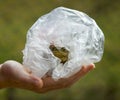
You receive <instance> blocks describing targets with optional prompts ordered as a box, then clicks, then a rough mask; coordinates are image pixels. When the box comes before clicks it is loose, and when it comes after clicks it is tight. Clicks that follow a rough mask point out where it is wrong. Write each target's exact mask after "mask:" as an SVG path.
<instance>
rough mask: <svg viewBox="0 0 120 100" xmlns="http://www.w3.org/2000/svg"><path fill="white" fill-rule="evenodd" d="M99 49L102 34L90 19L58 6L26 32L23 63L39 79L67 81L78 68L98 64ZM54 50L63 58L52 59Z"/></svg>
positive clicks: (100, 51) (102, 42) (101, 47)
mask: <svg viewBox="0 0 120 100" xmlns="http://www.w3.org/2000/svg"><path fill="white" fill-rule="evenodd" d="M103 49H104V35H103V32H102V31H101V29H100V28H99V27H98V25H97V24H96V22H95V21H94V20H93V19H92V18H90V17H89V16H88V15H86V14H85V13H83V12H79V11H77V10H72V9H69V8H64V7H58V8H56V9H54V10H53V11H51V12H50V13H48V14H46V15H44V16H42V17H40V18H39V19H38V20H37V21H36V22H35V24H34V25H33V26H32V27H31V28H30V29H29V30H28V33H27V41H26V44H25V49H24V50H23V55H24V56H23V64H24V65H25V66H26V67H29V68H30V69H31V70H32V72H33V74H35V75H37V76H39V77H43V76H44V75H46V74H49V75H51V76H52V77H53V78H54V79H59V78H67V77H70V76H71V75H73V74H75V73H76V72H78V71H79V70H80V69H81V66H82V65H88V64H90V63H96V62H98V61H100V60H101V58H102V55H103ZM54 50H56V51H57V52H58V53H59V56H62V54H63V56H62V58H63V59H64V58H65V59H64V60H62V59H61V58H60V57H58V56H56V55H55V53H54V52H53V51H54ZM56 51H55V52H56ZM61 51H62V52H63V53H61Z"/></svg>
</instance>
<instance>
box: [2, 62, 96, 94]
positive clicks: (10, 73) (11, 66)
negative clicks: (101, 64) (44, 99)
mask: <svg viewBox="0 0 120 100" xmlns="http://www.w3.org/2000/svg"><path fill="white" fill-rule="evenodd" d="M93 68H94V64H90V65H88V66H83V67H82V68H81V70H80V71H79V72H78V73H76V74H75V75H73V76H71V77H69V78H64V79H59V80H58V81H54V80H53V79H52V78H51V77H50V76H47V77H44V78H39V77H37V76H35V75H33V74H32V72H31V71H30V70H29V69H27V68H26V67H24V66H23V65H21V64H20V63H18V62H16V61H6V62H5V63H3V64H1V65H0V88H7V87H15V88H22V89H27V90H31V91H34V92H38V93H44V92H48V91H51V90H56V89H61V88H66V87H70V86H71V85H72V84H74V83H75V82H76V81H78V80H79V79H80V78H81V77H83V76H84V75H85V74H87V73H88V72H89V71H90V70H92V69H93Z"/></svg>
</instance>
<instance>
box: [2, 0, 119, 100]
mask: <svg viewBox="0 0 120 100" xmlns="http://www.w3.org/2000/svg"><path fill="white" fill-rule="evenodd" d="M58 6H64V7H68V8H72V9H76V10H80V11H83V12H85V13H87V14H88V15H89V16H91V17H92V18H94V19H95V20H96V22H97V23H98V25H99V26H100V28H101V29H102V30H103V32H104V35H105V50H104V56H103V59H102V61H101V62H99V63H97V64H96V68H95V69H94V70H93V71H91V72H90V73H88V74H87V75H86V76H85V77H83V78H82V79H81V80H79V81H78V82H77V83H76V84H74V85H73V86H72V87H71V88H68V89H62V90H58V91H53V92H48V93H45V94H37V93H33V92H30V91H27V90H21V89H3V90H0V100H27V99H28V100H120V62H119V60H120V44H119V43H120V0H0V63H3V62H4V61H6V60H9V59H13V60H17V61H19V62H21V63H22V52H21V51H22V49H23V48H24V45H25V41H26V33H27V30H28V29H29V28H30V27H31V26H32V24H33V23H34V22H35V21H36V20H37V19H38V18H39V17H40V16H42V15H44V14H46V13H48V12H49V11H51V10H52V9H54V8H56V7H58ZM10 97H12V98H13V99H10Z"/></svg>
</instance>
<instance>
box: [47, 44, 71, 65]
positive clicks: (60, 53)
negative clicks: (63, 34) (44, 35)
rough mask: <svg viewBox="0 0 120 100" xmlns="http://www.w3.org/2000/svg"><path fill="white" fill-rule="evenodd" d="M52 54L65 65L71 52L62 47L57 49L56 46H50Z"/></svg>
mask: <svg viewBox="0 0 120 100" xmlns="http://www.w3.org/2000/svg"><path fill="white" fill-rule="evenodd" d="M49 48H50V50H51V51H52V53H53V54H54V55H55V56H56V57H58V58H59V59H60V60H61V63H63V64H64V63H65V62H66V61H67V60H68V54H69V51H68V50H66V49H65V47H62V48H60V49H57V48H56V47H55V46H54V45H50V46H49Z"/></svg>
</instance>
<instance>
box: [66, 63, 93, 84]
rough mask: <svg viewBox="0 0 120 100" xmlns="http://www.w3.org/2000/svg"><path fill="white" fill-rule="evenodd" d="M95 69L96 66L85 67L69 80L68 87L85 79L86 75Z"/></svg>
mask: <svg viewBox="0 0 120 100" xmlns="http://www.w3.org/2000/svg"><path fill="white" fill-rule="evenodd" d="M94 68H95V65H94V64H90V65H88V66H83V67H82V68H81V70H80V71H79V72H78V73H76V74H75V75H73V76H71V77H69V78H68V81H67V83H66V85H67V84H68V86H71V85H72V84H73V83H75V82H76V81H78V80H79V79H80V78H81V77H83V76H84V75H85V74H87V73H88V72H89V71H90V70H92V69H94Z"/></svg>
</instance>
